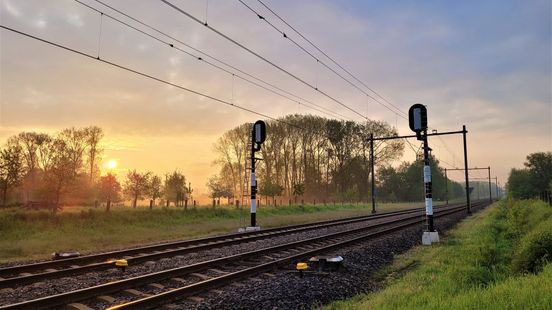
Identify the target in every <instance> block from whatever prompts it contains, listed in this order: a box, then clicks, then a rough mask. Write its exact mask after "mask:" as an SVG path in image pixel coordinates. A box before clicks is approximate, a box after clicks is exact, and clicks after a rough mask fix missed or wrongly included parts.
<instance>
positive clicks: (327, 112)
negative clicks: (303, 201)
mask: <svg viewBox="0 0 552 310" xmlns="http://www.w3.org/2000/svg"><path fill="white" fill-rule="evenodd" d="M74 1H75V2H77V3H79V4H81V5H83V6H85V7H87V8H89V9H90V10H93V11H96V12H98V13H100V14H101V15H102V16H103V15H105V16H106V17H108V18H110V19H112V20H114V21H116V22H118V23H120V24H122V25H124V26H126V27H128V28H130V29H133V30H135V31H137V32H139V33H141V34H143V35H145V36H148V37H150V38H152V39H154V40H156V41H158V42H160V43H162V44H164V45H167V46H169V47H171V48H174V49H176V50H178V51H180V52H182V53H184V54H186V55H188V56H190V57H193V58H194V59H196V60H199V61H202V62H204V63H206V64H208V65H210V66H212V67H214V68H216V69H219V70H221V71H224V72H226V73H228V74H229V75H232V76H235V77H237V78H239V79H241V80H243V81H245V82H248V83H250V84H252V85H255V86H257V87H259V88H262V89H264V90H267V91H269V92H272V93H274V94H276V95H278V96H281V97H283V98H286V99H288V100H290V101H292V102H295V103H298V104H302V105H304V106H306V107H308V108H310V109H313V110H315V111H318V112H320V113H323V114H325V115H328V116H331V117H337V118H339V119H341V120H343V118H345V116H343V115H341V114H339V113H336V112H333V111H331V110H328V109H326V108H324V107H322V106H320V105H317V104H315V103H313V102H310V101H308V100H305V99H303V98H300V97H298V96H296V95H293V94H291V93H290V92H288V91H285V90H283V89H281V88H279V87H278V86H276V85H274V84H272V83H270V82H267V81H265V80H262V79H260V78H257V77H255V76H253V75H252V74H248V73H246V72H244V71H242V70H240V69H237V68H235V67H233V66H231V65H228V64H226V63H224V62H222V61H220V60H218V59H216V58H214V57H212V56H209V55H207V54H205V53H204V52H203V51H200V50H196V49H194V50H196V51H197V52H198V53H201V54H203V55H205V56H207V57H209V58H211V59H214V60H215V61H217V62H218V63H221V64H223V65H225V66H228V67H229V68H231V69H233V70H236V71H237V72H240V73H242V74H244V75H246V76H250V77H251V78H252V79H254V80H256V81H259V82H262V83H264V84H265V85H268V86H270V87H273V88H274V89H277V90H279V91H282V92H284V93H286V94H289V95H290V96H293V97H296V98H300V99H303V100H297V99H293V98H291V97H290V96H287V95H284V94H281V93H278V92H277V91H275V90H274V89H270V88H269V87H267V86H265V85H261V84H260V83H259V82H255V81H253V80H251V79H249V78H246V77H244V76H241V75H240V74H238V73H236V72H232V71H230V70H227V69H225V68H223V67H221V66H220V65H217V64H215V63H213V62H211V61H209V60H207V59H205V58H203V57H200V56H197V55H194V54H192V53H190V52H188V51H186V50H183V49H182V48H179V47H178V46H176V45H175V44H173V43H170V42H167V41H165V40H163V39H161V38H159V37H156V36H154V35H152V34H150V33H147V32H145V31H143V30H141V29H138V28H137V27H134V26H132V25H130V24H128V23H126V22H124V21H122V20H120V19H118V18H116V17H114V16H112V15H109V14H107V13H105V12H103V11H101V10H98V9H96V8H94V7H92V6H90V5H88V4H86V3H84V2H82V1H80V0H74ZM94 1H96V2H98V3H100V4H102V5H104V6H106V7H108V8H110V9H112V10H113V11H115V12H117V13H119V14H121V15H123V16H125V17H127V18H129V19H132V20H134V21H135V22H137V23H140V24H142V25H144V26H146V27H148V28H150V29H152V30H154V31H156V32H158V33H160V34H162V35H164V36H166V37H168V38H170V39H173V40H175V41H177V42H179V43H180V44H183V45H185V46H186V47H189V48H192V47H190V46H189V45H187V44H186V43H184V42H182V41H180V40H177V39H175V38H173V37H172V36H169V35H167V34H165V33H164V32H162V31H160V30H158V29H157V28H154V27H152V26H150V25H147V24H145V23H143V22H141V21H139V20H138V19H136V18H134V17H132V16H130V15H128V14H126V13H124V12H122V11H120V10H118V9H116V8H114V7H112V6H110V5H108V4H105V3H104V2H102V1H100V0H94ZM311 105H312V106H311Z"/></svg>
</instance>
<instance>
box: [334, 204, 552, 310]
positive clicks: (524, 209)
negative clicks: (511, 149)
mask: <svg viewBox="0 0 552 310" xmlns="http://www.w3.org/2000/svg"><path fill="white" fill-rule="evenodd" d="M551 235H552V208H550V206H548V205H546V204H544V203H542V202H539V201H521V202H515V201H501V202H499V203H497V204H495V205H494V206H493V207H492V208H488V209H486V210H484V211H482V212H480V213H478V214H476V215H474V216H473V217H471V218H469V219H467V220H466V221H464V222H462V223H461V224H459V226H458V227H457V228H456V229H455V230H454V231H452V232H451V233H450V234H449V235H448V236H447V237H446V238H445V240H444V242H442V243H441V244H439V245H432V246H431V247H422V246H420V247H416V248H415V249H413V250H411V251H409V252H407V253H406V254H403V255H399V256H398V257H397V258H396V259H395V261H394V263H393V264H392V266H389V267H388V268H386V269H385V270H382V271H380V272H379V273H378V274H377V278H379V280H380V281H381V282H382V283H383V286H384V288H383V289H382V290H381V291H378V292H374V293H370V294H365V295H359V296H357V297H355V298H353V299H351V300H347V301H341V302H336V303H334V304H331V305H329V306H327V309H424V310H427V309H552V264H551V262H552V259H551V257H550V255H551V254H552V243H550V240H552V239H551V238H550V236H551ZM519 260H521V261H524V262H527V261H531V262H532V263H534V264H533V265H536V266H537V267H536V268H535V269H533V270H531V269H530V268H525V269H524V268H519V266H518V264H517V263H516V262H517V261H519ZM522 265H523V264H522Z"/></svg>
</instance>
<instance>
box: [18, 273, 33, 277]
mask: <svg viewBox="0 0 552 310" xmlns="http://www.w3.org/2000/svg"><path fill="white" fill-rule="evenodd" d="M32 275H33V274H32V273H29V272H22V273H20V274H19V276H20V277H28V276H32Z"/></svg>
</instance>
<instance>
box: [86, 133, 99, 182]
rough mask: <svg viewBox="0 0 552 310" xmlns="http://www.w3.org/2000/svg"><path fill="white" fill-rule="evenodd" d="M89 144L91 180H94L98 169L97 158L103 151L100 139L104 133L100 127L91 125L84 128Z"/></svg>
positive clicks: (88, 159) (87, 144)
mask: <svg viewBox="0 0 552 310" xmlns="http://www.w3.org/2000/svg"><path fill="white" fill-rule="evenodd" d="M84 133H85V137H86V146H87V153H88V154H87V155H88V157H87V161H88V167H89V174H90V181H93V180H94V174H95V172H96V171H97V158H98V156H99V155H101V153H102V152H103V149H102V148H101V147H100V141H101V139H102V138H103V136H104V134H103V131H102V129H101V128H100V127H97V126H90V127H87V128H85V129H84Z"/></svg>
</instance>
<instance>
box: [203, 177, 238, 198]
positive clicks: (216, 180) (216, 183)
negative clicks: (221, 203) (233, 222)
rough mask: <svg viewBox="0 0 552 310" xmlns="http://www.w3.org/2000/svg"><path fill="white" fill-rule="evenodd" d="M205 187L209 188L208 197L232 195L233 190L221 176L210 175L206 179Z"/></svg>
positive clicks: (227, 196)
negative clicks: (207, 179)
mask: <svg viewBox="0 0 552 310" xmlns="http://www.w3.org/2000/svg"><path fill="white" fill-rule="evenodd" d="M207 188H209V193H210V194H209V197H211V198H213V199H220V198H222V197H226V198H231V197H234V191H233V189H232V187H231V186H229V185H228V184H227V183H226V182H224V180H223V179H222V178H220V177H219V176H217V175H214V176H212V177H211V178H209V181H207Z"/></svg>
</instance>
